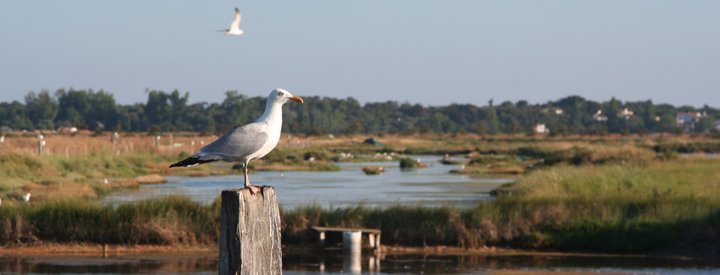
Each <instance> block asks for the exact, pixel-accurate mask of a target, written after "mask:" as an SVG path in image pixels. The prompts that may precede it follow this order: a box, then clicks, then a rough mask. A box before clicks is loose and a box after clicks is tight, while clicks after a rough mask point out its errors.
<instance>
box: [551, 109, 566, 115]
mask: <svg viewBox="0 0 720 275" xmlns="http://www.w3.org/2000/svg"><path fill="white" fill-rule="evenodd" d="M553 111H554V112H555V114H556V115H562V114H563V113H564V111H563V109H560V108H555V110H553Z"/></svg>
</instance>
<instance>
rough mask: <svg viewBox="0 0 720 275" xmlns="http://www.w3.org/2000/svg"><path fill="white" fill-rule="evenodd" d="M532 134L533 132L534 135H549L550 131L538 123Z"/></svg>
mask: <svg viewBox="0 0 720 275" xmlns="http://www.w3.org/2000/svg"><path fill="white" fill-rule="evenodd" d="M533 132H535V133H536V134H549V133H550V129H548V128H547V127H545V124H544V123H538V124H535V127H533Z"/></svg>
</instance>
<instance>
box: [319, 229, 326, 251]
mask: <svg viewBox="0 0 720 275" xmlns="http://www.w3.org/2000/svg"><path fill="white" fill-rule="evenodd" d="M319 238H320V240H319V243H318V244H320V246H321V247H323V248H324V247H325V231H320V237H319Z"/></svg>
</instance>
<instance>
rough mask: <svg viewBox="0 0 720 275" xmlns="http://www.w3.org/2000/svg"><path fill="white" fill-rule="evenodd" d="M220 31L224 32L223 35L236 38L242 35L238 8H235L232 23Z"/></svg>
mask: <svg viewBox="0 0 720 275" xmlns="http://www.w3.org/2000/svg"><path fill="white" fill-rule="evenodd" d="M222 31H223V32H225V35H235V36H237V35H241V34H243V30H241V29H240V10H239V9H238V8H235V16H234V17H233V21H232V23H230V28H229V29H227V30H222Z"/></svg>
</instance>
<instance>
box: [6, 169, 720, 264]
mask: <svg viewBox="0 0 720 275" xmlns="http://www.w3.org/2000/svg"><path fill="white" fill-rule="evenodd" d="M718 165H720V160H712V159H680V160H675V161H652V162H649V163H645V164H633V165H619V164H608V165H602V166H562V165H561V166H555V167H552V168H549V169H543V170H538V171H534V172H533V173H531V174H529V175H526V176H523V177H521V179H520V180H519V181H518V183H517V184H515V185H512V186H509V187H507V188H505V190H504V191H503V192H499V197H498V198H497V199H496V200H494V201H488V202H485V203H481V204H479V205H477V206H476V207H475V208H470V209H456V208H427V207H421V206H391V207H386V208H370V207H363V206H357V207H350V208H339V209H324V208H321V207H318V206H308V207H303V208H299V209H294V210H289V211H282V222H283V224H282V230H283V242H284V243H286V244H307V243H316V241H317V240H316V238H317V234H316V233H315V232H312V231H311V230H310V229H309V228H310V227H311V226H314V225H323V226H345V227H371V228H380V229H381V230H382V231H383V239H382V240H383V243H384V244H387V245H402V246H425V245H447V246H458V247H467V248H478V247H482V246H486V245H489V246H508V247H513V248H532V249H551V250H562V251H584V252H614V253H648V252H660V253H672V254H690V255H718V254H720V193H718V192H712V190H717V188H718V187H720V170H718V169H717V167H718ZM218 216H219V209H218V204H217V202H216V203H214V204H212V205H201V204H198V203H195V202H192V201H190V200H189V199H187V198H177V197H170V198H162V199H154V200H148V201H143V202H139V203H132V204H125V205H120V206H118V207H112V206H103V205H100V204H96V203H91V202H81V201H57V202H45V203H37V204H22V205H14V206H6V205H3V206H2V207H1V208H0V241H1V242H2V243H4V244H12V243H42V242H56V243H74V242H90V243H109V244H130V245H132V244H190V245H192V244H206V243H213V242H215V241H216V240H217V236H218V220H217V217H218Z"/></svg>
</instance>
